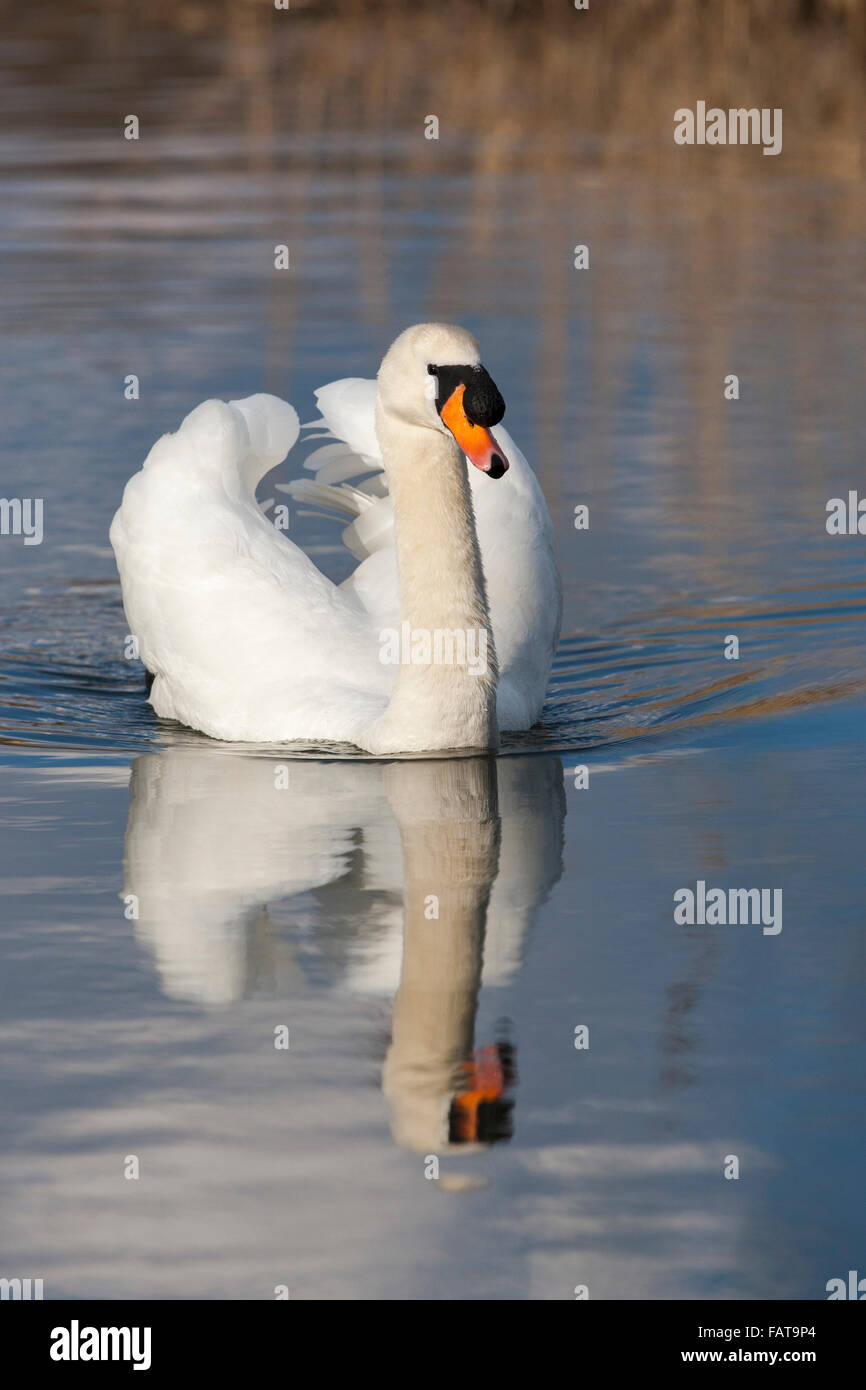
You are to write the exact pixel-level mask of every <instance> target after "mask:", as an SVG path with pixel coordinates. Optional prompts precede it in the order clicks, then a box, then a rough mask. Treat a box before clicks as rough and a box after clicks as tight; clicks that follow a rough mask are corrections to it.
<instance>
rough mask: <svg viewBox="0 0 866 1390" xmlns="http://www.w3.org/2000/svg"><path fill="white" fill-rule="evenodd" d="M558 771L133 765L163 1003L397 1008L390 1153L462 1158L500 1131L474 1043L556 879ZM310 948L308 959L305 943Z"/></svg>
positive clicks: (508, 1054) (474, 760) (500, 1119)
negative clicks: (393, 1146) (321, 996)
mask: <svg viewBox="0 0 866 1390" xmlns="http://www.w3.org/2000/svg"><path fill="white" fill-rule="evenodd" d="M564 816H565V797H564V791H563V780H562V768H561V765H560V763H559V760H558V759H556V758H553V757H540V758H537V757H523V758H517V757H513V758H499V759H495V758H491V757H487V756H479V757H471V758H459V759H431V760H429V761H414V760H411V761H401V762H395V763H390V764H387V765H383V764H380V763H372V762H361V761H360V760H359V761H355V762H333V763H327V762H321V761H318V762H303V761H300V760H298V761H290V762H286V763H280V762H279V760H278V758H275V757H265V756H251V755H249V754H247V753H234V752H232V751H228V750H224V749H216V748H215V749H211V748H202V747H195V746H193V747H190V746H188V745H187V746H183V745H181V746H177V747H169V748H166V749H165V750H164V751H162V752H160V753H156V754H146V755H143V756H141V757H139V758H136V759H135V760H134V762H133V766H132V781H131V796H130V807H129V821H128V825H127V832H126V844H125V856H124V868H125V873H124V895H125V896H127V897H128V896H129V895H134V898H135V900H136V904H137V913H138V916H137V919H136V920H135V921H134V928H135V933H136V937H137V939H138V940H139V942H140V944H141V945H142V946H144V947H145V948H146V950H147V951H148V952H149V953H150V955H151V956H152V958H153V960H154V963H155V966H156V970H157V973H158V976H159V980H160V985H161V988H162V990H163V991H164V993H165V994H166V995H168V996H169V997H171V998H173V999H176V1000H182V1001H186V1002H190V1003H195V1004H197V1005H199V1006H219V1005H223V1006H225V1005H228V1004H230V1003H231V1002H232V1001H235V1000H238V999H240V998H242V997H243V996H245V995H251V994H260V993H262V992H266V993H269V994H273V995H274V996H276V997H282V996H285V995H287V994H291V993H292V992H294V991H297V990H300V989H304V988H306V987H307V984H308V981H309V977H310V972H311V969H312V967H313V964H315V969H316V972H317V974H318V975H320V974H321V968H322V960H323V958H324V959H325V961H326V964H327V981H328V983H329V984H330V985H332V986H333V985H337V984H339V985H340V986H341V987H342V988H346V989H348V990H351V991H352V992H354V993H363V994H368V995H369V994H392V995H395V998H394V1007H393V1023H392V1029H391V1041H390V1045H389V1047H388V1051H387V1056H386V1058H385V1064H384V1070H383V1082H382V1085H383V1091H384V1093H385V1096H386V1098H387V1100H388V1103H389V1106H390V1110H391V1117H392V1128H393V1133H394V1136H395V1138H396V1140H397V1142H398V1143H399V1144H401V1145H402V1146H404V1147H406V1148H408V1149H411V1150H413V1151H415V1152H425V1153H426V1152H427V1151H435V1152H437V1153H441V1152H445V1151H448V1150H449V1149H454V1148H460V1149H462V1150H463V1151H464V1152H466V1151H467V1149H468V1150H471V1149H476V1148H482V1147H485V1146H486V1145H487V1144H489V1143H492V1142H496V1141H497V1140H501V1139H506V1138H508V1137H509V1135H510V1132H511V1118H510V1114H511V1108H512V1105H513V1100H512V1098H511V1095H510V1090H511V1088H512V1086H513V1084H514V1080H515V1066H514V1056H513V1049H512V1047H511V1044H510V1043H509V1041H508V1040H507V1038H505V1037H499V1038H493V1039H491V1038H486V1039H483V1040H482V1041H481V1043H480V1045H479V1046H478V1047H476V1045H475V1018H476V1012H477V1007H478V999H479V992H480V990H481V988H482V987H484V986H498V985H504V984H507V983H508V982H509V981H510V980H511V979H512V978H513V976H514V974H515V972H516V971H517V970H518V969H519V968H520V965H521V962H522V958H523V954H524V948H525V943H526V940H527V936H528V933H529V932H530V930H531V928H532V926H533V923H534V919H535V915H536V912H537V909H538V908H539V907H540V905H541V903H542V902H543V901H544V899H545V897H546V896H547V894H548V892H549V891H550V889H551V888H552V886H553V885H554V884H555V883H556V881H557V880H558V878H559V876H560V873H561V871H562V840H563V833H562V832H563V820H564ZM311 943H312V946H311Z"/></svg>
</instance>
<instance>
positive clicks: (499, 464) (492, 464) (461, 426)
mask: <svg viewBox="0 0 866 1390" xmlns="http://www.w3.org/2000/svg"><path fill="white" fill-rule="evenodd" d="M465 390H466V387H465V385H464V384H463V382H461V383H460V385H459V386H456V387H455V388H454V390H453V391H452V392H451V395H450V396H449V397H448V399H447V401H446V402H445V404H444V405H443V407H442V409H441V410H440V412H439V418H440V419H441V420H442V423H443V424H444V425H446V426H447V427H448V429H449V430H450V431H451V433H452V434H453V435H454V438H455V439H456V440H457V443H458V444H459V445H460V448H461V449H462V450H463V452H464V454H465V455H466V457H467V458H468V459H469V462H470V463H474V464H475V467H476V468H480V469H481V472H482V473H487V474H488V475H489V477H491V478H501V477H502V475H503V473H504V472H505V471H506V469H507V468H508V459H507V458H506V457H505V454H504V453H503V451H502V449H501V448H500V446H499V445H498V444H497V443H496V440H495V439H494V438H493V435H492V434H491V433H490V431H489V430H488V429H485V428H484V426H483V425H473V424H472V422H471V420H469V419H467V416H466V411H465V410H464V409H463V393H464V392H465Z"/></svg>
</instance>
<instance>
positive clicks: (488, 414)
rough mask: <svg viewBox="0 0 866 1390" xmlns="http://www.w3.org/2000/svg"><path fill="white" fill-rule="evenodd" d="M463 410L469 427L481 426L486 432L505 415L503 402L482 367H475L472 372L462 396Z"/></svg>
mask: <svg viewBox="0 0 866 1390" xmlns="http://www.w3.org/2000/svg"><path fill="white" fill-rule="evenodd" d="M463 409H464V411H465V413H466V419H467V420H468V421H469V423H470V424H471V425H483V426H484V428H485V429H488V430H489V429H490V427H491V426H492V425H498V424H499V421H500V420H501V419H502V417H503V415H504V414H505V402H504V400H503V399H502V397H501V396H500V394H499V391H498V390H497V388H496V383H495V381H494V380H493V378H492V376H491V375H490V373H489V372H488V371H487V370H486V369H485V368H484V367H476V368H475V370H474V371H473V372H472V376H471V379H470V380H469V381H468V382H467V384H466V390H465V392H464V394H463Z"/></svg>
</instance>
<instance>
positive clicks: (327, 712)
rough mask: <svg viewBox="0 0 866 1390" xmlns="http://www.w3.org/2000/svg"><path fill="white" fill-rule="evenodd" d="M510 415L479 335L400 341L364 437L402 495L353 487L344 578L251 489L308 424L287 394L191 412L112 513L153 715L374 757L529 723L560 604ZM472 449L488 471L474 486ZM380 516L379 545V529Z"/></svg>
mask: <svg viewBox="0 0 866 1390" xmlns="http://www.w3.org/2000/svg"><path fill="white" fill-rule="evenodd" d="M338 386H339V387H343V388H344V387H345V383H337V384H335V386H334V387H332V388H325V390H324V391H323V392H322V393H320V404H323V400H322V397H323V396H324V394H325V391H328V390H330V391H331V392H332V393H335V392H336V390H337V387H338ZM368 394H369V393H368ZM503 410H504V405H503V403H502V400H501V397H500V396H499V393H498V391H497V390H496V388H495V386H494V385H493V383H492V381H491V380H490V377H489V376H488V375H487V373H486V371H485V370H484V368H483V367H482V366H481V362H480V353H479V349H478V345H477V343H476V342H475V339H474V338H473V337H472V336H471V335H470V334H468V333H466V332H465V331H464V330H462V329H459V328H453V327H447V326H444V325H440V324H423V325H419V326H417V327H415V328H411V329H408V330H407V331H406V332H405V333H402V334H401V335H400V337H399V338H397V340H396V341H395V342H394V344H393V345H392V346H391V348H390V349H389V351H388V353H387V354H386V356H385V358H384V360H383V362H382V366H381V368H380V371H379V377H378V388H377V392H376V405H375V424H374V429H373V431H372V432H371V437H370V438H369V439H368V440H367V441H366V443H367V445H368V448H372V447H373V446H374V445H375V446H378V447H377V449H376V454H375V456H374V455H372V454H370V455H368V456H369V457H371V458H372V463H371V467H374V468H375V467H377V466H378V465H379V461H380V460H381V465H382V466H383V467H384V473H385V481H386V483H387V490H388V496H387V498H382V505H381V506H380V505H379V503H375V502H374V503H373V505H369V506H368V505H367V504H366V503H363V502H359V501H358V500H357V498H356V499H355V502H354V506H355V511H362V514H361V515H359V516H358V517H357V521H356V522H355V523H354V524H353V526H354V535H352V536H351V537H349V538H348V539H349V540H350V541H351V542H352V543H353V544H354V546H355V548H356V553H359V556H363V557H364V558H363V559H362V563H361V565H360V566H359V569H358V570H357V571H356V573H355V575H354V576H353V577H352V580H350V581H349V582H348V583H347V584H345V585H342V586H339V587H338V586H336V585H334V584H333V583H332V582H331V581H330V580H329V579H327V578H326V577H325V576H324V575H323V574H322V573H321V571H320V570H319V569H318V568H317V567H316V566H315V565H314V563H313V562H312V560H311V559H310V558H309V557H308V556H307V555H305V554H304V552H303V551H302V550H300V549H299V547H298V546H297V545H295V544H294V543H293V542H292V541H291V540H290V539H288V538H287V537H286V536H284V535H283V534H282V533H281V532H279V531H278V530H277V529H276V528H275V527H274V526H273V525H272V524H271V523H270V522H269V521H268V520H267V518H266V517H265V516H264V515H263V513H262V511H261V509H260V508H259V506H258V504H257V502H256V500H255V488H256V485H257V483H258V482H259V481H260V479H261V478H262V477H263V476H264V474H265V473H266V472H268V471H269V470H270V469H271V468H273V467H274V466H275V465H276V464H277V463H279V462H281V461H282V459H283V458H284V457H285V456H286V454H287V453H288V451H289V449H290V448H291V447H292V445H293V444H294V443H295V441H296V439H297V437H298V433H299V425H298V419H297V415H296V414H295V412H294V410H293V409H292V407H291V406H290V405H287V404H286V403H285V402H283V401H279V400H277V399H276V398H275V397H273V396H251V397H249V398H248V399H247V400H244V401H235V402H232V403H231V404H226V403H225V402H222V401H206V402H205V403H204V404H203V405H200V406H198V407H197V409H196V410H194V411H192V413H191V414H190V415H188V416H187V417H186V419H185V420H184V422H183V424H182V425H181V428H180V429H179V430H178V432H177V434H175V435H167V436H164V437H163V438H162V439H161V440H159V441H158V443H157V444H156V445H155V446H154V448H153V449H152V450H151V452H150V454H149V455H148V457H147V459H146V460H145V463H144V466H143V468H142V470H141V471H140V472H139V473H137V474H136V475H135V476H134V477H133V478H132V479H131V480H130V481H129V483H128V484H127V486H126V490H125V492H124V496H123V501H122V504H121V507H120V509H119V510H118V512H117V514H116V516H115V518H114V521H113V522H112V527H111V542H112V545H113V546H114V551H115V555H116V558H117V565H118V570H119V572H120V578H121V584H122V588H123V600H124V607H125V610H126V615H127V619H128V622H129V625H130V632H131V633H132V634H133V635H134V636H135V638H136V639H137V642H138V649H139V654H140V656H141V659H142V661H143V662H144V664H145V665H146V666H147V668H148V670H149V671H151V672H152V673H153V675H154V681H153V685H152V689H151V694H150V701H151V704H152V705H153V707H154V709H155V710H156V712H157V714H159V715H161V716H163V717H165V718H171V719H176V720H179V721H180V722H181V723H183V724H187V725H190V726H191V727H192V728H195V729H199V730H201V731H202V732H203V733H206V734H209V735H210V736H211V737H214V738H220V739H227V740H232V741H235V740H237V741H252V742H290V741H298V742H304V743H322V742H341V743H351V744H354V745H356V746H357V747H360V748H362V749H365V750H366V751H368V752H372V753H401V752H426V751H433V750H437V749H448V748H450V749H454V748H490V747H495V746H496V744H497V741H498V731H499V728H504V729H525V728H529V727H530V726H531V724H532V723H534V722H535V720H536V719H537V717H538V714H539V712H540V708H541V703H542V700H543V697H544V691H545V688H546V684H547V679H548V676H549V672H550V665H551V662H552V658H553V651H554V646H555V642H556V638H557V636H558V631H559V616H560V604H561V600H560V589H559V579H558V575H557V572H556V567H555V564H554V561H553V555H552V546H551V529H552V528H551V525H550V518H549V516H548V514H547V509H546V507H545V505H544V500H543V498H542V496H541V492H540V490H539V488H538V485H537V483H536V482H535V478H534V476H533V474H532V472H531V470H530V469H529V466H528V464H527V463H526V461H525V459H523V457H522V455H520V454H519V452H518V451H517V450H516V449H515V448H514V447H513V445H512V443H511V441H510V440H508V439H507V436H506V435H505V432H504V431H502V430H498V431H497V434H496V435H495V436H494V435H493V434H492V433H491V428H492V427H494V426H495V425H497V424H498V422H499V420H500V419H501V416H502V412H503ZM362 418H363V419H365V420H366V416H363V412H362ZM335 423H336V422H335ZM349 428H350V429H351V424H350V426H349ZM335 433H336V431H335ZM346 437H347V438H348V433H347V436H346ZM340 448H341V449H344V451H345V446H343V445H341V446H340ZM461 450H462V451H465V453H466V456H467V457H468V458H469V459H470V461H471V462H472V463H474V464H475V466H476V469H478V470H480V472H479V473H478V481H475V478H474V476H473V482H472V484H470V480H469V477H468V473H467V467H466V462H465V460H464V456H463V452H461ZM356 462H357V461H352V462H351V463H350V464H349V467H351V469H352V471H353V472H354V471H357V468H356V466H355V465H356ZM509 465H510V468H509ZM345 466H346V465H345V462H344V467H345ZM360 467H361V469H363V460H362V461H361V462H360ZM506 470H509V471H507V472H506ZM323 471H324V470H323ZM470 471H471V472H472V473H473V475H474V473H475V470H474V469H473V470H470ZM482 472H483V473H485V474H487V475H488V476H486V477H481V473H482ZM343 476H345V474H344V475H343ZM313 486H314V487H316V486H318V487H319V488H320V489H325V490H326V496H324V497H323V496H322V495H321V492H320V494H319V500H320V501H321V500H330V501H331V502H333V499H334V497H335V495H340V496H341V497H342V498H348V496H349V495H350V494H351V493H357V494H358V495H359V496H362V495H363V496H372V494H373V493H374V492H376V491H378V492H380V493H381V492H384V490H385V489H384V487H383V486H382V485H381V480H379V479H374V480H373V483H372V485H370V484H367V485H364V486H365V487H367V488H368V491H366V492H365V493H361V491H360V489H349V488H347V487H346V486H345V484H344V485H343V486H342V487H341V488H339V489H337V488H334V487H333V485H332V480H330V479H329V478H328V477H326V478H325V479H323V478H322V475H321V473H320V478H319V481H318V483H317V484H314V485H313ZM470 489H471V490H470ZM483 490H489V493H490V494H495V493H496V492H499V493H500V494H501V497H502V501H501V502H500V503H499V504H497V503H496V501H495V500H488V497H487V496H485V493H484V491H483ZM300 491H301V492H302V493H303V489H300ZM473 502H474V504H475V513H474V512H473ZM476 513H477V516H478V530H477V532H476V521H475V514H476ZM353 515H354V512H353ZM377 515H378V517H379V522H378V523H377V524H378V525H379V529H380V535H381V537H382V539H383V543H382V544H380V545H374V544H373V542H372V541H371V539H370V535H369V534H367V532H365V530H364V527H363V523H364V522H367V531H369V528H370V525H371V522H373V521H375V519H376V516H377ZM368 518H369V520H368ZM349 530H350V531H352V530H353V528H352V527H350V528H349ZM374 552H375V553H374ZM395 573H397V574H399V580H396V579H395V578H394V575H395ZM485 579H486V584H485ZM397 592H398V593H399V613H397V612H395V608H396V604H395V598H396V596H397ZM386 620H387V621H386ZM387 626H391V627H393V628H394V629H395V636H396V635H397V629H398V628H399V634H400V635H399V637H398V647H399V650H398V651H397V653H396V655H397V656H398V657H399V664H396V665H394V664H389V662H388V660H383V657H387V658H393V657H394V655H395V651H394V643H393V642H391V643H388V642H387V641H383V631H382V630H383V627H387ZM407 635H408V639H409V640H408V643H407V640H406V639H407ZM440 635H441V638H440ZM458 637H459V638H460V639H461V641H463V640H465V644H466V651H465V652H462V651H461V643H459V642H457V638H458ZM494 638H495V645H494ZM410 647H411V650H410V649H409V648H410ZM500 648H501V650H499V649H500ZM497 653H498V655H499V663H498V665H497ZM461 655H462V660H461ZM485 655H486V659H483V658H484V656H485ZM437 656H438V657H439V658H442V659H440V660H436V659H435V658H436V657H437ZM449 656H450V657H452V660H451V661H450V662H449V660H448V658H449ZM431 657H432V658H434V659H432V660H431ZM497 685H498V692H497Z"/></svg>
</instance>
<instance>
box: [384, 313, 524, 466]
mask: <svg viewBox="0 0 866 1390" xmlns="http://www.w3.org/2000/svg"><path fill="white" fill-rule="evenodd" d="M378 389H379V402H380V405H381V407H382V409H383V410H384V411H386V412H387V413H388V414H389V415H393V416H396V417H397V419H399V420H403V421H404V422H406V423H408V424H412V425H417V426H421V427H422V428H425V429H433V430H438V431H439V432H440V433H443V432H444V433H446V434H451V435H453V437H454V439H456V441H457V443H458V444H459V446H460V448H461V449H462V450H463V452H464V454H465V455H466V457H467V458H468V459H469V461H470V463H473V464H474V465H475V467H476V468H479V469H480V470H481V472H482V473H486V474H487V475H488V477H490V478H501V477H502V475H503V473H505V471H506V469H507V468H508V459H507V458H506V457H505V453H504V451H503V449H502V447H501V445H500V444H498V443H497V441H496V440H495V439H494V438H493V435H492V434H491V433H490V430H491V427H492V426H493V425H498V424H499V422H500V420H501V419H502V417H503V415H504V414H505V402H504V401H503V399H502V397H501V395H500V394H499V391H498V390H497V387H496V383H495V382H494V381H493V379H492V377H491V376H490V374H489V372H488V371H487V370H486V368H485V367H484V366H483V365H482V362H481V350H480V348H479V346H478V343H477V342H476V340H475V338H473V336H472V334H471V333H467V332H466V330H465V329H464V328H457V327H454V326H453V325H451V324H445V323H419V324H416V325H415V327H414V328H407V329H406V331H405V332H404V333H401V334H400V336H399V338H396V339H395V341H394V342H393V343H392V344H391V346H390V348H389V349H388V351H387V352H386V354H385V356H384V358H383V359H382V365H381V367H380V368H379V377H378Z"/></svg>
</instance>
